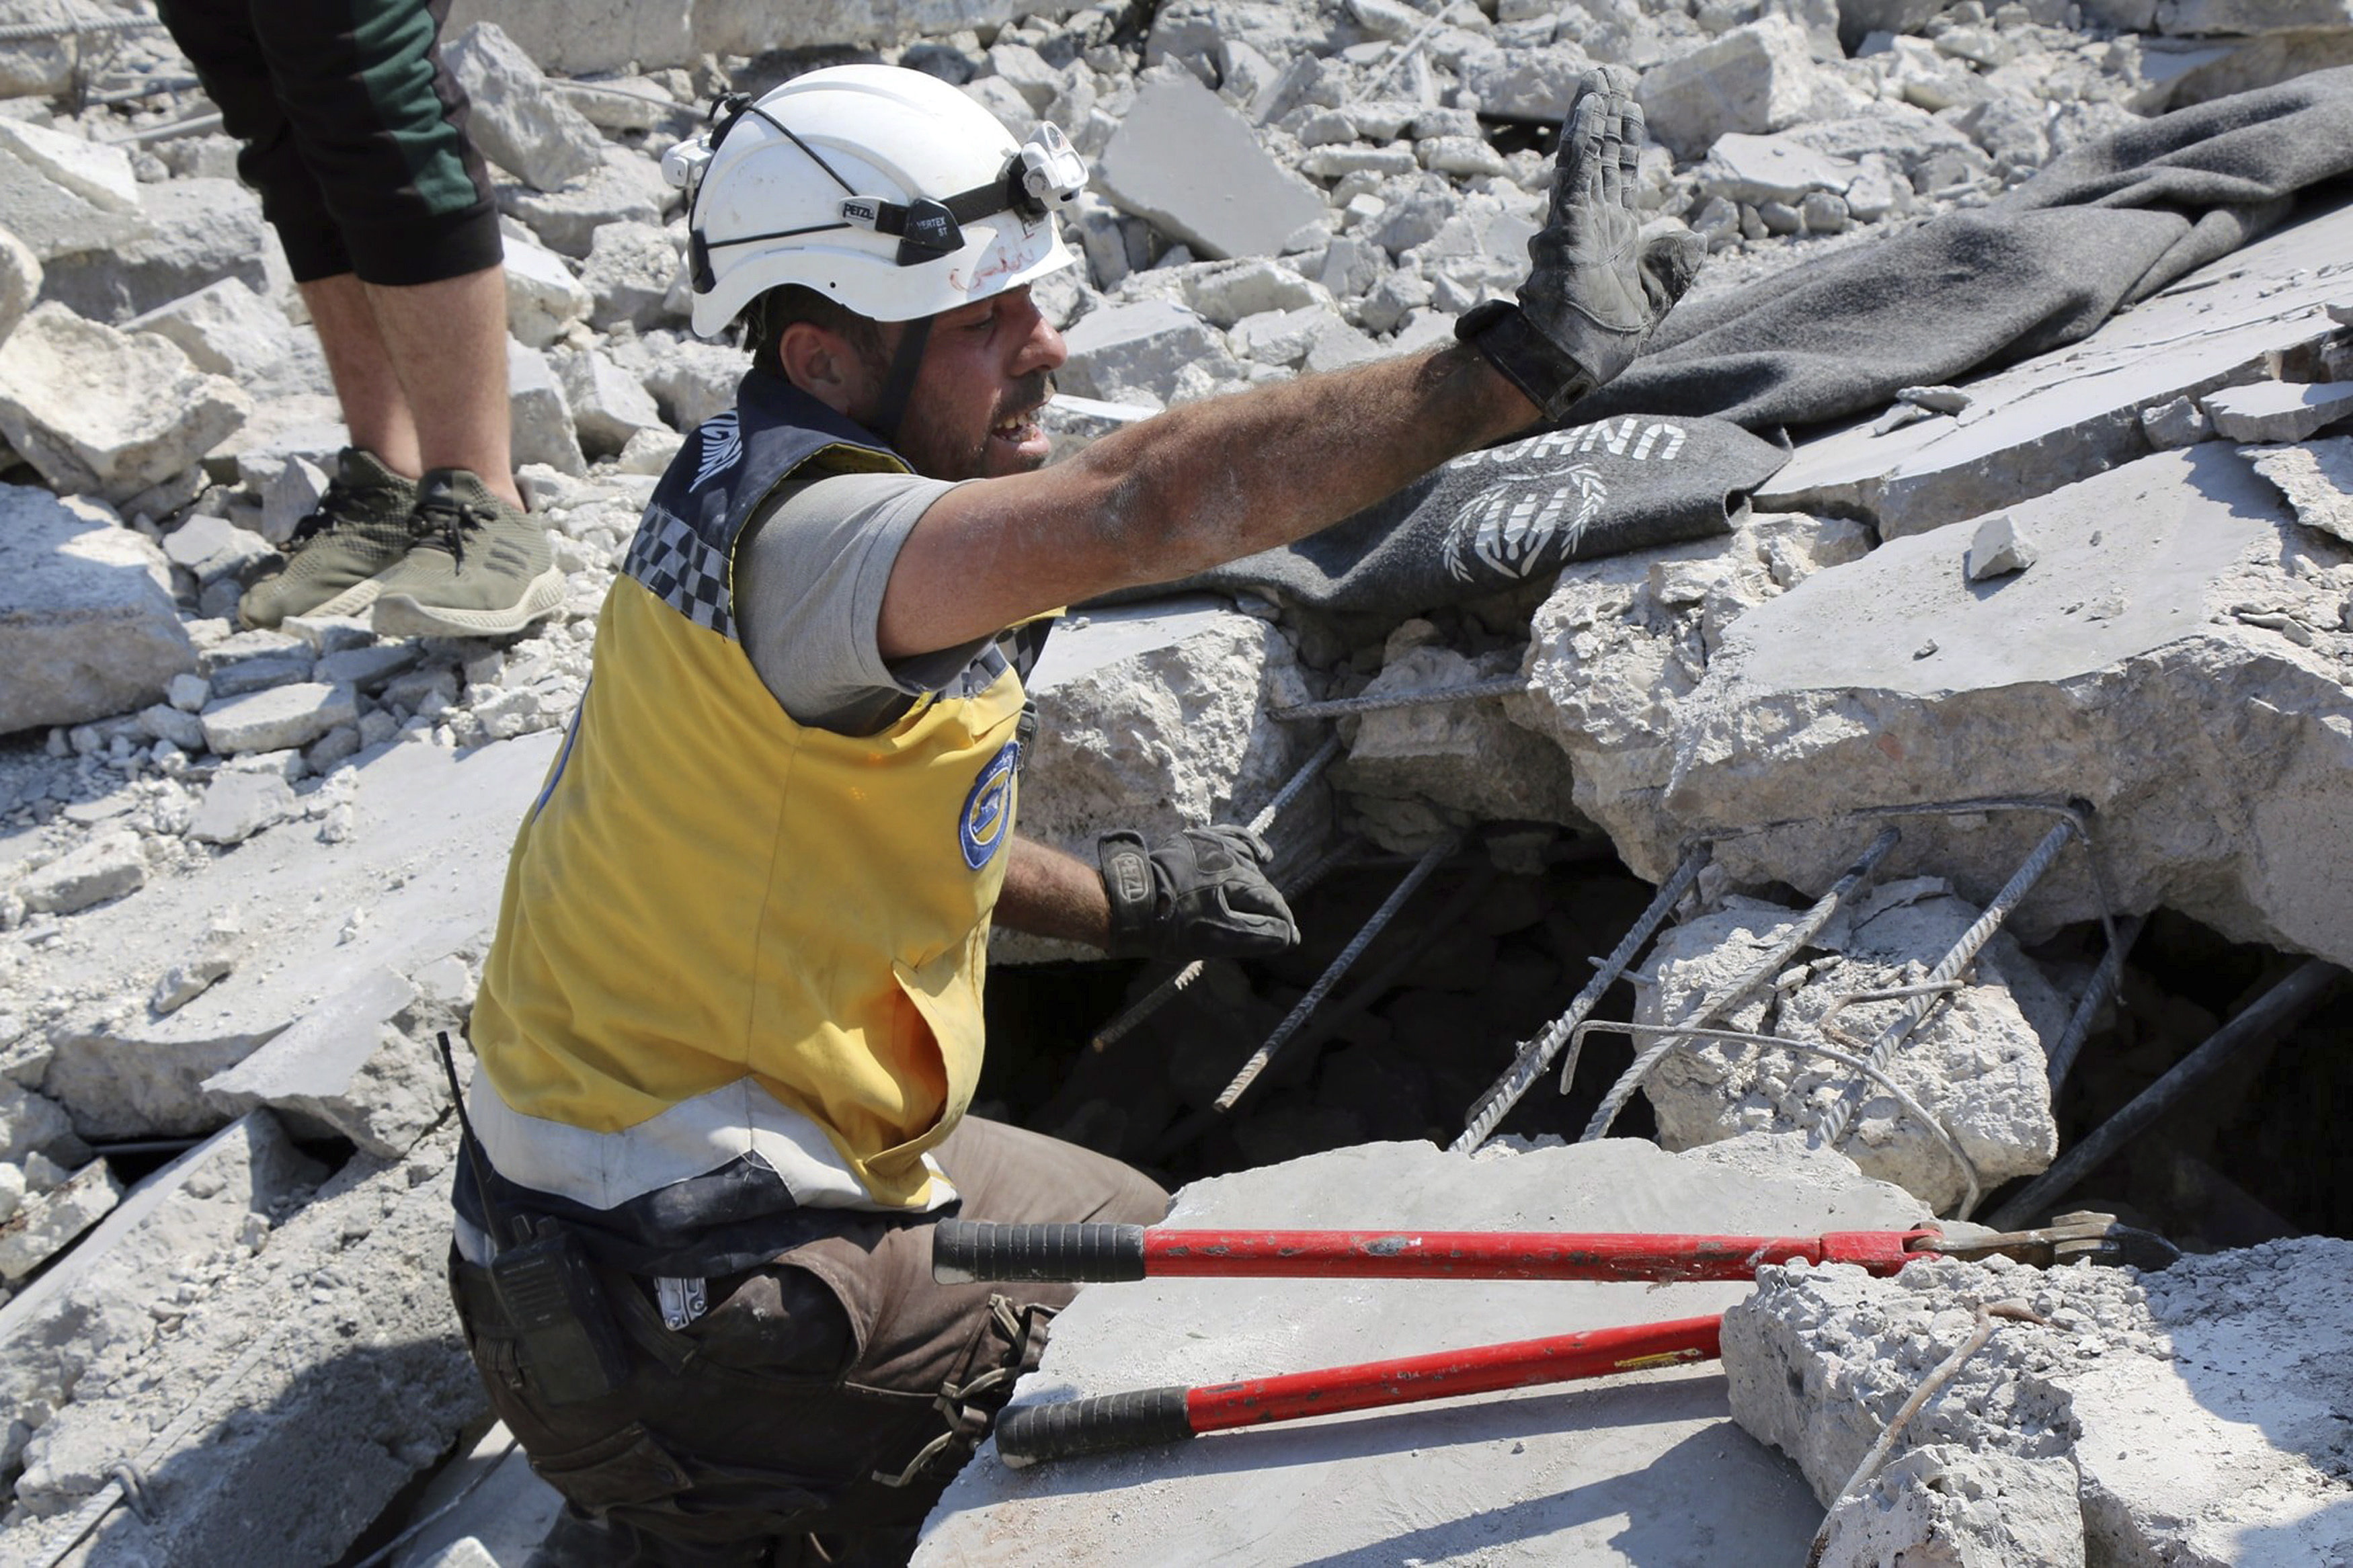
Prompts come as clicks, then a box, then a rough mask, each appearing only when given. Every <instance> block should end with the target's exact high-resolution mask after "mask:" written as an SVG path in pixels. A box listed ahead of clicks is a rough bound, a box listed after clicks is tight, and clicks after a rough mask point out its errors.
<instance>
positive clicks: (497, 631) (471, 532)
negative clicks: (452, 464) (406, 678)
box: [375, 468, 565, 637]
mask: <svg viewBox="0 0 2353 1568" xmlns="http://www.w3.org/2000/svg"><path fill="white" fill-rule="evenodd" d="M409 526H410V530H411V532H412V535H413V537H414V540H415V542H414V543H413V544H412V545H411V547H410V549H409V552H408V557H407V559H406V560H405V561H403V562H401V563H400V564H399V565H397V566H396V567H394V568H393V569H392V570H391V571H389V572H386V573H385V574H384V575H383V576H382V577H381V578H379V579H377V582H376V600H375V629H376V634H377V635H378V636H380V637H505V636H508V635H510V634H512V633H514V632H519V631H521V630H522V629H523V628H524V627H525V626H529V625H531V624H532V623H533V621H538V620H544V619H545V618H547V617H548V616H552V615H554V613H555V612H556V610H557V609H558V608H560V607H561V606H562V605H563V604H564V594H565V588H564V573H563V570H562V569H561V568H560V567H558V566H557V565H556V564H555V552H554V549H553V548H552V547H551V546H550V545H549V544H548V542H547V530H546V529H544V528H543V527H541V526H540V524H539V522H538V521H537V520H535V519H533V518H532V517H529V516H527V515H525V514H524V513H523V512H522V510H518V509H517V508H516V507H515V506H514V505H513V504H512V502H509V501H507V500H501V498H500V497H498V496H495V495H493V494H491V490H490V489H489V487H488V486H486V485H484V484H483V483H482V481H481V479H480V478H478V477H477V476H475V475H473V474H470V473H468V472H467V471H466V470H465V469H463V468H435V469H433V470H432V471H431V472H429V473H427V475H426V476H425V478H424V479H420V480H419V481H417V510H416V512H415V513H414V514H413V515H412V516H411V518H410V519H409Z"/></svg>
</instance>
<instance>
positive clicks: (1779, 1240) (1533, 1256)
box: [932, 1219, 1938, 1283]
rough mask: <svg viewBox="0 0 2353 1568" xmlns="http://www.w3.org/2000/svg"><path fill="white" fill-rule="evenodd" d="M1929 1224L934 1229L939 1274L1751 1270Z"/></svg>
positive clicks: (1586, 1274) (1692, 1273) (1705, 1273)
mask: <svg viewBox="0 0 2353 1568" xmlns="http://www.w3.org/2000/svg"><path fill="white" fill-rule="evenodd" d="M1937 1239H1938V1237H1937V1233H1936V1231H1933V1230H1927V1229H1920V1230H1855V1231H1831V1232H1830V1233H1828V1234H1826V1235H1822V1236H1806V1237H1799V1236H1642V1235H1613V1234H1606V1233H1604V1234H1594V1235H1578V1234H1575V1233H1546V1232H1541V1231H1530V1232H1514V1231H1446V1230H1156V1229H1155V1230H1147V1229H1145V1227H1144V1226H1140V1225H991V1224H987V1223H986V1222H982V1221H976V1220H958V1219H948V1220H942V1221H941V1222H940V1223H939V1224H938V1225H936V1226H933V1228H932V1278H934V1279H938V1280H940V1281H942V1282H944V1283H962V1282H965V1281H970V1280H975V1279H1059V1280H1116V1279H1145V1278H1147V1277H1148V1278H1151V1279H1168V1278H1175V1277H1178V1276H1202V1275H1211V1276H1219V1277H1223V1278H1229V1279H1234V1278H1247V1279H1333V1278H1349V1279H1604V1280H1607V1279H1640V1280H1651V1281H1682V1280H1698V1279H1755V1278H1756V1277H1757V1268H1758V1267H1759V1266H1760V1265H1762V1264H1767V1263H1791V1262H1797V1261H1799V1260H1803V1261H1804V1262H1807V1263H1858V1264H1861V1265H1862V1267H1863V1268H1867V1269H1869V1270H1870V1271H1871V1272H1872V1273H1873V1274H1879V1275H1887V1274H1893V1273H1894V1272H1895V1271H1896V1270H1897V1269H1899V1268H1903V1267H1904V1265H1905V1264H1906V1263H1908V1262H1910V1261H1911V1260H1912V1259H1914V1258H1920V1257H1924V1256H1927V1255H1929V1254H1930V1253H1933V1251H1934V1249H1935V1245H1936V1240H1937Z"/></svg>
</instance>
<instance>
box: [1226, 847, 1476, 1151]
mask: <svg viewBox="0 0 2353 1568" xmlns="http://www.w3.org/2000/svg"><path fill="white" fill-rule="evenodd" d="M1461 842H1462V835H1461V834H1460V833H1450V834H1448V835H1447V836H1446V837H1443V838H1441V839H1440V840H1439V841H1438V842H1437V843H1435V844H1433V845H1431V846H1430V847H1429V848H1428V849H1426V850H1424V851H1423V852H1422V857H1421V858H1420V859H1419V860H1417V861H1415V862H1414V866H1413V869H1412V870H1410V871H1408V872H1407V873H1406V874H1405V879H1404V880H1402V881H1400V882H1399V883H1398V885H1397V887H1396V888H1395V889H1392V890H1391V891H1390V893H1389V896H1388V898H1387V899H1384V900H1381V907H1380V908H1379V909H1377V910H1374V911H1373V918H1372V919H1370V920H1368V921H1366V922H1365V927H1364V929H1363V930H1362V931H1358V932H1357V933H1356V935H1355V936H1354V937H1352V938H1350V939H1349V942H1348V945H1347V946H1345V947H1344V948H1342V949H1341V950H1340V955H1339V956H1338V957H1337V958H1335V959H1334V960H1333V961H1332V962H1331V963H1330V964H1329V965H1327V966H1326V967H1325V969H1324V973H1322V974H1320V975H1318V976H1316V979H1315V984H1313V985H1311V986H1309V987H1308V988H1307V994H1306V995H1304V996H1302V997H1301V998H1300V999H1299V1001H1298V1004H1297V1005H1295V1006H1293V1008H1292V1009H1291V1012H1290V1014H1289V1016H1286V1017H1285V1018H1284V1019H1283V1020H1282V1023H1280V1024H1278V1025H1276V1026H1275V1029H1274V1033H1273V1034H1271V1035H1269V1036H1268V1037H1267V1040H1266V1044H1264V1045H1262V1046H1261V1047H1259V1048H1258V1049H1257V1051H1255V1052H1254V1053H1252V1055H1251V1057H1250V1060H1248V1061H1246V1062H1244V1063H1243V1064H1242V1066H1241V1070H1240V1072H1237V1073H1236V1074H1234V1077H1233V1081H1232V1082H1231V1083H1229V1084H1227V1085H1226V1087H1225V1089H1223V1090H1222V1091H1221V1092H1220V1093H1219V1095H1218V1098H1217V1101H1216V1104H1217V1109H1218V1110H1219V1111H1229V1110H1232V1109H1233V1108H1234V1102H1235V1101H1236V1100H1240V1099H1241V1097H1242V1095H1243V1094H1244V1093H1245V1092H1247V1091H1248V1090H1249V1089H1250V1085H1251V1084H1252V1083H1254V1082H1256V1081H1257V1080H1258V1076H1259V1074H1261V1073H1262V1072H1264V1071H1265V1070H1266V1069H1267V1068H1268V1067H1269V1066H1271V1064H1272V1063H1273V1061H1274V1058H1275V1056H1276V1054H1277V1053H1278V1052H1280V1051H1281V1050H1282V1047H1283V1043H1284V1042H1285V1041H1287V1040H1289V1039H1290V1038H1291V1037H1292V1036H1293V1034H1295V1033H1297V1032H1298V1029H1299V1026H1301V1025H1302V1024H1304V1023H1305V1022H1306V1021H1307V1019H1308V1016H1309V1015H1310V1014H1312V1013H1314V1011H1315V1009H1316V1007H1317V1006H1318V1005H1321V1004H1322V1003H1323V1000H1324V997H1325V996H1326V995H1328V994H1330V992H1331V990H1332V987H1333V986H1335V985H1336V984H1339V983H1340V977H1341V976H1342V975H1344V974H1345V973H1348V970H1349V968H1350V967H1351V966H1352V965H1354V964H1355V963H1356V960H1357V959H1358V958H1360V957H1362V956H1363V955H1364V952H1365V949H1366V948H1367V947H1369V946H1371V945H1372V942H1373V939H1374V938H1375V937H1377V936H1378V935H1380V934H1381V931H1383V930H1384V929H1385V928H1386V927H1387V926H1388V923H1389V921H1392V920H1395V919H1396V918H1397V912H1398V910H1400V909H1403V908H1404V907H1405V901H1406V900H1408V899H1409V898H1411V897H1413V891H1414V889H1416V888H1419V887H1420V886H1421V884H1422V883H1423V882H1425V881H1427V880H1428V879H1429V878H1430V873H1431V872H1432V871H1435V870H1437V869H1438V867H1439V863H1440V861H1442V860H1444V859H1445V858H1447V857H1448V856H1450V855H1451V854H1453V853H1454V851H1455V849H1456V848H1457V847H1459V846H1460V845H1461Z"/></svg>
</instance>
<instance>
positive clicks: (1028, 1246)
mask: <svg viewBox="0 0 2353 1568" xmlns="http://www.w3.org/2000/svg"><path fill="white" fill-rule="evenodd" d="M932 1278H933V1279H936V1280H938V1281H939V1282H940V1283H941V1284H943V1285H964V1284H969V1283H970V1282H972V1281H973V1280H976V1279H1061V1280H1107V1279H1143V1278H1144V1227H1143V1226H1140V1225H991V1224H988V1223H987V1222H986V1221H982V1220H968V1219H944V1220H942V1221H940V1223H939V1224H937V1225H935V1226H932Z"/></svg>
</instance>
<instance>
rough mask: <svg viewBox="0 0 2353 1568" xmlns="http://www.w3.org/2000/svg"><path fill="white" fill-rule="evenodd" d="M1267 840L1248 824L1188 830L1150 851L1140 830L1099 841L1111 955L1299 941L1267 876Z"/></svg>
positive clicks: (1269, 947) (1213, 953) (1220, 951)
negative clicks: (1107, 908) (1109, 910)
mask: <svg viewBox="0 0 2353 1568" xmlns="http://www.w3.org/2000/svg"><path fill="white" fill-rule="evenodd" d="M1267 853H1268V851H1267V847H1266V841H1265V840H1264V839H1262V838H1261V837H1259V836H1258V835H1257V834H1255V833H1252V832H1251V831H1250V829H1249V828H1247V827H1233V826H1224V827H1187V828H1186V829H1184V830H1183V831H1182V832H1179V833H1176V834H1175V835H1173V836H1171V837H1167V838H1164V839H1162V840H1161V841H1160V842H1159V843H1158V844H1156V845H1155V846H1153V847H1151V848H1150V849H1149V850H1147V849H1146V848H1145V844H1144V836H1143V835H1142V834H1140V833H1127V832H1120V833H1106V834H1104V835H1103V837H1101V838H1099V839H1097V840H1096V841H1095V854H1096V858H1097V859H1098V860H1099V861H1100V862H1101V864H1102V866H1103V892H1104V893H1105V895H1106V896H1108V897H1109V898H1110V900H1111V953H1112V956H1113V957H1114V958H1142V957H1145V956H1151V957H1155V958H1185V959H1190V958H1240V957H1246V956H1248V955H1250V954H1252V953H1263V952H1282V950H1283V949H1285V948H1287V947H1289V946H1291V945H1292V944H1293V942H1297V941H1298V940H1299V927H1298V925H1297V924H1296V923H1295V922H1293V920H1292V918H1291V907H1290V906H1289V905H1288V904H1285V903H1284V902H1283V901H1282V894H1281V893H1278V892H1276V891H1275V890H1274V884H1273V883H1271V882H1270V881H1268V880H1267V879H1266V871H1265V866H1266V860H1267Z"/></svg>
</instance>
